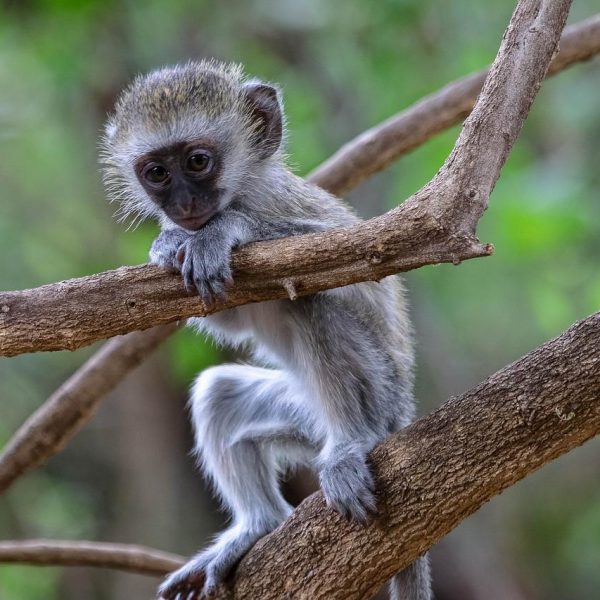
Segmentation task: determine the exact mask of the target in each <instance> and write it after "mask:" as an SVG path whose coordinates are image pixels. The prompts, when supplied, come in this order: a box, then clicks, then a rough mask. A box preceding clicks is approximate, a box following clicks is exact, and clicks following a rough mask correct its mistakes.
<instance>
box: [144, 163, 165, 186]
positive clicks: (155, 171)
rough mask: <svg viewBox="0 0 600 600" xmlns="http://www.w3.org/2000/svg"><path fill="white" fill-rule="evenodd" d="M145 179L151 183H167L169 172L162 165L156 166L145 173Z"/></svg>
mask: <svg viewBox="0 0 600 600" xmlns="http://www.w3.org/2000/svg"><path fill="white" fill-rule="evenodd" d="M144 177H145V178H146V179H147V180H148V181H149V182H150V183H165V182H166V181H167V180H168V179H169V171H167V169H165V168H164V167H163V166H161V165H154V166H153V167H150V168H149V169H146V171H144Z"/></svg>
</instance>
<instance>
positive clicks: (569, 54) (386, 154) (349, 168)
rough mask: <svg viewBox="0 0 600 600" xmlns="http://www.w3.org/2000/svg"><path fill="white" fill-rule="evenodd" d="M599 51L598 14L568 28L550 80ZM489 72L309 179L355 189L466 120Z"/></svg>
mask: <svg viewBox="0 0 600 600" xmlns="http://www.w3.org/2000/svg"><path fill="white" fill-rule="evenodd" d="M599 52H600V15H594V16H593V17H590V18H589V19H586V20H584V21H581V22H580V23H577V24H575V25H572V26H571V27H568V28H567V29H565V31H564V34H563V36H562V37H561V40H560V52H559V53H558V54H557V55H556V56H555V57H554V58H553V59H552V62H551V63H550V68H549V69H548V76H550V75H555V74H556V73H559V72H560V71H562V70H563V69H566V68H567V67H569V66H571V65H573V64H575V63H578V62H582V61H586V60H589V59H590V58H592V57H593V56H595V55H596V54H598V53H599ZM488 72H489V68H488V69H482V70H481V71H477V72H476V73H472V74H471V75H468V76H466V77H464V78H463V79H459V80H458V81H453V82H452V83H449V84H448V85H447V86H445V87H443V88H442V89H441V90H438V91H437V92H435V93H433V94H431V95H429V96H426V97H425V98H422V99H421V100H419V101H418V102H417V103H415V104H413V105H412V106H410V107H409V108H407V109H406V110H403V111H402V112H399V113H398V114H396V115H394V116H393V117H390V118H389V119H387V120H386V121H384V122H383V123H380V124H379V125H376V126H375V127H373V128H372V129H368V130H367V131H365V132H363V133H361V134H360V135H359V136H358V137H356V138H355V139H353V140H351V141H349V142H348V143H347V144H345V145H344V146H342V147H341V148H340V149H339V150H338V151H337V152H336V153H335V154H334V155H333V156H331V158H329V159H328V160H326V161H325V162H324V163H323V164H321V165H320V166H319V167H317V168H316V169H315V170H314V171H313V172H312V174H311V178H312V181H313V182H314V183H316V184H317V185H319V186H321V187H323V188H325V189H327V190H331V189H333V190H335V192H334V193H336V194H339V195H342V194H345V193H346V192H348V191H350V190H351V189H353V188H355V187H357V186H358V185H360V184H361V183H362V182H363V181H365V180H366V179H368V178H369V177H371V176H373V175H374V174H375V173H378V172H379V171H381V170H383V169H385V168H386V167H388V166H389V165H390V164H391V163H392V162H394V161H395V160H397V159H398V158H399V157H400V156H403V155H404V154H407V153H408V152H410V151H411V150H414V149H415V148H417V147H418V146H420V145H422V144H424V143H425V142H426V141H427V140H429V139H430V138H432V137H433V136H434V135H436V134H437V133H440V132H441V131H444V130H445V129H448V128H449V127H452V126H453V125H457V124H458V123H460V122H461V121H463V120H464V119H465V117H467V115H468V114H469V113H470V112H471V110H472V109H473V106H474V105H475V101H476V100H477V96H478V94H479V92H480V91H481V88H482V86H483V83H484V81H485V78H486V77H487V75H488Z"/></svg>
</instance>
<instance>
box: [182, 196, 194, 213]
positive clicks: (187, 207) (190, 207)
mask: <svg viewBox="0 0 600 600" xmlns="http://www.w3.org/2000/svg"><path fill="white" fill-rule="evenodd" d="M194 201H195V198H189V199H188V200H187V201H186V202H180V203H179V212H180V213H181V216H182V217H190V216H192V213H193V212H194Z"/></svg>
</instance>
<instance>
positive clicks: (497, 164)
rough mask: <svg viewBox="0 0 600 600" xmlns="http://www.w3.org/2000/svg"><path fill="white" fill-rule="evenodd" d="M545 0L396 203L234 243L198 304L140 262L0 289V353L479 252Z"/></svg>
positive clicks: (533, 85)
mask: <svg viewBox="0 0 600 600" xmlns="http://www.w3.org/2000/svg"><path fill="white" fill-rule="evenodd" d="M557 6H559V7H562V6H563V3H562V2H560V3H559V4H558V5H557ZM545 7H546V4H544V5H543V6H542V9H541V12H540V15H539V16H538V17H537V18H536V17H534V16H533V14H532V15H529V17H528V21H527V22H528V23H529V25H530V26H531V29H530V30H527V31H522V32H520V33H519V43H518V44H517V43H516V39H511V40H510V43H505V44H503V46H502V48H503V49H504V50H501V52H502V51H504V52H506V55H507V57H509V60H508V61H507V60H504V57H503V56H502V55H501V54H499V55H498V57H497V59H496V62H495V63H494V64H495V66H496V68H495V67H494V66H492V69H491V71H490V74H489V76H488V79H487V89H486V88H484V90H483V92H482V95H481V96H480V99H479V101H478V103H477V106H476V107H475V109H474V111H473V113H472V114H471V116H470V117H469V118H468V119H467V121H466V122H465V127H464V128H463V132H462V133H461V136H460V137H459V140H458V141H457V144H456V146H455V149H454V150H453V152H452V154H451V155H450V157H449V158H448V160H447V161H446V163H445V165H444V166H443V167H442V169H441V170H440V172H439V173H438V175H437V176H436V177H435V178H434V179H433V180H432V181H431V182H430V183H429V184H427V185H426V186H425V187H424V188H423V189H421V190H420V191H419V192H417V193H416V194H414V195H413V196H412V197H411V198H409V199H408V200H407V201H406V202H404V204H402V205H401V206H399V207H397V208H395V209H393V210H391V211H390V212H388V213H387V214H385V215H383V216H381V217H377V218H375V219H371V220H369V221H367V222H365V223H361V224H359V225H357V226H354V227H350V228H346V229H338V230H335V231H330V232H326V233H319V234H310V235H304V236H296V237H292V238H286V239H283V240H274V241H269V242H259V243H255V244H250V245H249V246H246V247H244V248H241V249H239V250H238V251H236V252H235V253H234V256H233V261H232V263H233V269H234V275H235V280H236V284H235V286H234V288H233V289H232V290H231V292H230V293H229V294H228V296H227V298H226V299H225V300H224V301H221V302H219V303H218V304H217V305H216V306H215V307H213V308H211V309H210V310H209V309H208V308H207V307H206V306H204V305H203V304H202V302H201V301H200V300H199V299H198V298H197V297H195V296H189V295H187V294H186V293H185V290H184V288H183V285H182V282H181V278H180V277H179V275H176V274H172V273H166V272H165V271H163V270H161V269H159V268H157V267H153V266H149V265H145V266H138V267H122V268H121V269H117V270H116V271H110V272H106V273H102V274H99V275H92V276H90V277H84V278H81V279H72V280H69V281H65V282H61V283H57V284H51V285H46V286H42V287H40V288H36V289H33V290H25V291H19V292H3V293H0V355H4V356H13V355H15V354H19V353H22V352H33V351H40V350H60V349H70V350H74V349H76V348H79V347H81V346H84V345H87V344H90V343H92V342H93V341H95V340H97V339H101V338H107V337H112V336H115V335H120V334H123V333H127V332H129V331H134V330H140V329H147V328H149V327H151V326H153V325H158V324H162V323H168V322H172V321H175V320H178V319H181V318H186V317H189V316H205V315H208V314H211V313H212V312H216V311H220V310H223V309H226V308H232V307H235V306H240V305H242V304H246V303H249V302H258V301H263V300H269V299H277V298H285V297H287V296H288V290H289V283H290V282H291V283H292V284H293V286H294V288H295V290H296V293H297V294H298V295H307V294H313V293H315V292H318V291H320V290H324V289H329V288H333V287H339V286H344V285H349V284H352V283H357V282H360V281H366V280H378V279H381V278H382V277H385V276H387V275H390V274H392V273H398V272H402V271H407V270H410V269H415V268H417V267H420V266H423V265H427V264H437V263H442V262H452V263H455V264H456V263H458V262H460V261H461V260H466V259H469V258H475V257H479V256H487V255H489V254H490V253H491V251H492V248H491V246H490V245H483V244H481V243H480V242H479V241H478V240H477V239H476V237H475V226H476V224H477V221H478V219H479V218H480V216H481V214H482V212H483V210H484V209H485V207H486V206H487V201H488V197H489V194H490V192H491V190H492V188H493V186H494V184H495V182H496V180H497V178H498V175H499V173H500V169H501V167H502V165H503V164H504V162H505V160H506V157H507V155H508V152H509V150H510V148H511V146H512V144H513V142H514V140H515V139H516V136H517V134H518V132H519V130H520V128H521V125H522V123H523V121H524V119H525V117H526V115H527V112H528V110H529V106H530V104H531V102H532V100H533V98H534V97H535V94H536V92H537V89H538V87H539V85H540V82H541V81H542V79H543V78H544V75H545V72H546V69H547V67H548V64H549V61H550V57H551V55H552V53H553V52H554V50H555V49H556V44H557V39H556V36H555V35H554V34H555V33H556V32H555V30H554V27H555V26H556V23H554V22H552V21H551V17H552V15H551V13H552V11H551V10H550V9H548V10H547V9H546V8H545ZM524 49H526V51H525V50H524ZM511 61H512V62H511ZM500 64H502V65H503V69H502V70H500V69H499V68H498V67H499V65H500ZM513 102H514V103H516V104H514V105H513Z"/></svg>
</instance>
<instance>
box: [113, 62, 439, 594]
mask: <svg viewBox="0 0 600 600" xmlns="http://www.w3.org/2000/svg"><path fill="white" fill-rule="evenodd" d="M283 138H284V116H283V110H282V105H281V99H280V93H279V91H278V89H277V88H275V87H273V86H272V85H269V84H266V83H262V82H259V81H256V80H254V79H247V78H246V77H245V76H244V75H243V73H242V70H241V68H240V67H238V66H235V65H226V64H221V63H218V62H213V61H203V62H190V63H188V64H186V65H183V66H175V67H171V68H165V69H161V70H158V71H155V72H153V73H150V74H149V75H146V76H143V77H138V78H137V79H136V80H135V81H134V82H133V83H132V84H131V86H130V87H129V88H128V89H126V90H125V92H124V93H123V94H122V96H121V97H120V99H119V100H118V102H117V105H116V109H115V113H114V115H113V116H111V117H110V119H109V121H108V124H107V126H106V135H105V138H104V145H103V159H104V162H105V164H106V180H107V184H108V188H109V190H110V192H111V195H112V196H113V197H115V198H117V199H119V200H121V201H122V203H123V204H122V211H123V214H131V213H133V214H135V215H136V216H137V218H144V217H155V218H156V219H158V220H159V222H160V223H161V226H162V231H161V233H160V235H159V236H158V237H157V239H156V240H155V241H154V242H153V244H152V247H151V249H150V260H151V261H152V262H153V263H155V264H158V265H162V266H164V267H169V268H175V269H177V270H178V271H180V272H181V275H182V277H183V280H184V282H185V285H186V286H187V287H188V288H189V289H194V290H197V292H198V294H199V295H200V296H201V298H202V299H203V300H204V301H205V302H206V303H207V304H209V305H210V304H212V303H213V302H214V301H215V299H217V298H218V297H220V296H222V295H224V294H225V293H226V291H227V287H228V286H229V285H231V283H232V272H231V267H230V261H231V253H232V250H234V249H235V248H237V247H238V246H241V245H244V244H247V243H249V242H253V241H256V240H267V239H275V238H283V237H286V236H291V235H298V234H303V233H310V232H319V231H324V230H327V229H332V228H335V227H344V226H348V225H352V224H355V223H356V222H357V221H358V218H357V217H356V216H355V215H354V214H353V213H352V212H351V211H350V210H349V209H348V207H347V206H346V205H345V204H343V203H342V202H341V201H340V200H339V199H337V198H335V197H333V196H331V195H330V194H328V193H327V192H325V191H324V190H322V189H320V188H318V187H316V186H314V185H311V184H309V183H307V182H306V181H304V180H303V179H301V178H299V177H296V176H295V175H294V174H293V173H291V171H290V170H289V169H288V167H287V166H286V164H285V160H284V156H283V148H282V141H283ZM190 323H191V324H192V325H193V326H195V327H196V328H198V329H200V330H203V331H207V332H209V333H210V334H212V335H213V336H214V337H215V338H216V339H217V340H218V341H220V342H222V343H226V344H229V345H231V346H234V347H237V346H240V345H246V344H247V343H249V346H250V347H251V348H252V351H253V355H254V356H255V358H256V362H257V364H258V365H260V366H247V365H237V364H230V365H222V366H218V367H212V368H210V369H207V370H205V371H204V372H203V373H201V374H200V376H199V377H198V379H197V381H196V383H195V384H194V386H193V391H192V395H191V413H192V421H193V426H194V431H195V442H196V443H195V451H196V453H197V456H198V459H199V463H200V465H201V467H202V470H203V471H204V473H205V474H206V475H207V476H208V477H209V478H210V479H211V481H212V483H213V484H214V487H215V489H216V491H217V492H218V494H219V496H220V498H221V500H222V501H223V504H224V505H225V506H226V507H227V509H228V510H229V511H230V512H231V515H232V524H231V526H230V527H229V528H228V529H226V530H225V531H224V532H223V533H221V534H220V535H219V536H218V537H217V538H216V540H215V541H214V543H213V544H212V545H210V546H209V547H208V548H206V549H204V550H203V551H201V552H200V553H199V554H197V555H196V556H194V557H193V558H192V559H191V560H190V561H189V562H188V563H187V564H186V565H185V566H184V567H182V568H181V569H179V570H178V571H176V572H175V573H173V574H171V575H170V576H169V577H168V578H167V579H166V581H165V582H164V583H163V584H162V586H161V587H160V590H159V593H160V595H161V597H163V598H165V599H167V600H172V599H175V598H177V599H179V598H181V599H183V598H185V599H191V598H203V597H206V596H210V595H212V594H214V592H215V591H216V588H217V586H218V585H219V583H220V582H221V581H222V580H223V578H224V577H225V576H226V575H227V574H228V572H229V571H230V570H231V568H232V567H233V566H234V565H235V563H236V562H237V561H238V560H239V559H240V558H241V557H242V556H243V555H244V554H245V553H246V552H247V551H248V550H249V549H250V548H251V546H252V545H253V544H254V543H255V542H256V541H257V540H258V539H259V538H260V537H262V536H264V535H265V534H267V533H268V532H270V531H271V530H273V529H274V528H275V527H277V526H278V525H279V524H280V523H281V522H282V521H283V520H284V519H285V518H286V517H288V515H289V514H290V513H291V512H292V507H291V506H290V505H289V504H288V502H286V500H285V499H284V497H283V495H282V494H281V491H280V489H279V485H278V476H279V475H280V474H281V473H282V472H283V471H284V470H286V469H289V468H292V467H294V466H296V465H298V464H306V465H309V466H311V467H312V468H314V469H316V470H317V471H318V474H319V480H320V485H321V489H322V490H323V494H324V496H325V499H326V501H327V504H328V506H330V507H331V508H332V509H335V510H337V511H339V512H340V513H342V514H343V515H345V516H346V517H347V518H349V519H352V520H353V521H357V522H360V523H365V522H366V521H367V520H368V517H369V515H370V514H372V513H374V512H375V510H376V500H375V494H374V481H373V476H372V474H371V471H370V469H369V465H368V463H367V454H368V452H369V451H370V450H371V449H372V448H373V447H374V446H375V445H376V444H378V443H379V442H381V441H382V440H383V439H384V438H385V437H386V436H388V435H390V434H391V433H393V432H395V431H398V430H399V429H400V428H402V427H405V426H406V425H407V424H408V423H409V422H410V421H411V419H412V417H413V411H414V408H413V396H412V365H413V350H412V343H411V328H410V324H409V320H408V317H407V313H406V305H405V302H404V299H403V294H402V290H401V288H400V284H399V280H398V278H396V277H388V278H386V279H384V280H383V281H381V282H380V283H374V282H366V283H360V284H356V285H351V286H347V287H344V288H340V289H335V290H328V291H325V292H321V293H318V294H315V295H313V296H310V297H304V298H299V299H297V300H295V301H291V300H277V301H270V302H263V303H258V304H249V305H245V306H241V307H238V308H234V309H230V310H225V311H221V312H219V313H216V314H214V315H211V316H209V317H205V318H197V319H190ZM202 574H203V575H204V576H203V577H202ZM200 581H203V585H200V584H199V583H198V582H200ZM391 588H392V597H393V598H396V599H398V600H400V599H402V600H428V599H429V598H430V586H429V569H428V563H427V558H426V557H423V558H420V559H419V560H418V561H417V562H415V563H414V564H412V565H410V566H409V567H407V568H406V569H405V570H404V571H402V572H401V573H399V574H398V575H396V576H395V577H394V579H393V581H392V584H391Z"/></svg>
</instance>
